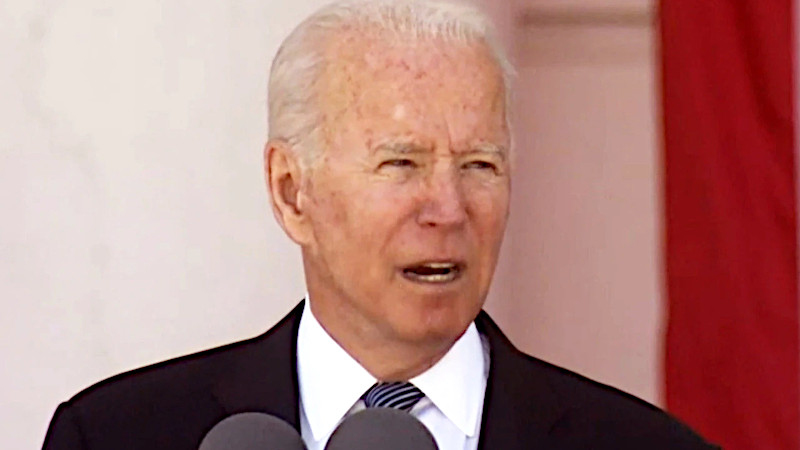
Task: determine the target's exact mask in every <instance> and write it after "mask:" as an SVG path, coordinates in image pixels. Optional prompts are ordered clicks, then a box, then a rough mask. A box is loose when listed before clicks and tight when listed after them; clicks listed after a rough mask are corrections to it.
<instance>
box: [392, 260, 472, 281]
mask: <svg viewBox="0 0 800 450" xmlns="http://www.w3.org/2000/svg"><path fill="white" fill-rule="evenodd" d="M462 271H463V265H462V264H459V263H456V262H449V261H438V262H426V263H420V264H415V265H413V266H408V267H406V268H404V269H403V276H404V277H405V278H406V279H408V280H411V281H416V282H418V283H449V282H451V281H455V280H456V279H457V278H458V277H459V276H460V275H461V272H462Z"/></svg>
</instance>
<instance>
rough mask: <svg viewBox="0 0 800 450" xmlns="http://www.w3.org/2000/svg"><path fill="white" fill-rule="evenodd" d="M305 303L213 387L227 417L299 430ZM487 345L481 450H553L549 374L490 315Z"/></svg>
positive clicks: (554, 415)
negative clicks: (260, 418)
mask: <svg viewBox="0 0 800 450" xmlns="http://www.w3.org/2000/svg"><path fill="white" fill-rule="evenodd" d="M303 305H304V302H300V303H299V304H298V305H297V306H296V307H295V308H294V309H293V310H292V312H290V313H289V314H288V315H287V316H286V317H284V318H283V319H282V320H281V321H280V322H278V324H277V325H275V326H274V327H273V328H272V329H270V330H269V331H268V332H267V333H265V334H263V335H261V336H258V337H256V338H254V339H252V340H250V341H245V342H244V343H243V345H242V344H233V345H242V347H241V348H239V349H238V351H237V352H236V353H234V354H233V355H234V356H232V357H231V358H230V363H229V364H228V365H227V366H226V367H225V368H223V369H222V373H221V374H220V376H219V377H218V380H217V382H216V384H215V386H214V389H213V393H214V396H215V397H216V399H217V401H218V402H219V404H220V405H221V406H222V408H223V409H224V410H225V412H226V414H227V415H231V414H236V413H240V412H248V411H257V412H264V413H267V414H271V415H274V416H276V417H279V418H281V419H282V420H284V421H286V422H288V423H289V424H290V425H292V426H293V427H294V428H295V429H297V430H299V429H300V412H299V399H300V391H299V387H298V386H299V384H298V380H297V331H298V328H299V325H300V317H301V315H302V312H303ZM475 323H476V325H477V327H478V331H479V332H480V333H481V334H483V335H484V336H486V338H487V339H488V341H489V347H490V354H491V366H490V369H489V379H488V381H487V385H486V396H485V399H484V405H483V419H482V423H481V431H480V434H481V437H480V442H479V444H478V448H479V449H480V450H488V449H494V448H502V449H508V450H513V449H523V448H525V449H527V448H531V447H533V446H537V445H539V446H540V448H550V447H549V445H548V444H547V443H548V442H549V439H548V433H549V431H550V429H551V428H552V426H553V425H554V424H555V423H556V422H557V421H558V420H559V419H560V418H561V417H562V416H563V415H564V413H565V411H564V408H563V407H562V406H561V405H560V402H559V401H558V398H557V396H556V395H555V393H554V391H553V390H552V388H551V386H550V383H549V381H548V379H547V375H546V372H545V371H536V370H531V367H532V366H531V360H532V359H533V358H531V357H529V356H527V355H525V354H523V353H522V352H520V351H519V350H517V349H516V348H515V347H514V346H513V344H511V342H510V341H509V340H508V338H506V337H505V335H504V334H503V333H502V331H500V329H499V328H498V327H497V325H496V324H495V323H494V321H492V319H491V318H490V317H489V315H488V314H486V313H485V312H483V311H481V313H480V314H479V315H478V317H477V318H476V320H475Z"/></svg>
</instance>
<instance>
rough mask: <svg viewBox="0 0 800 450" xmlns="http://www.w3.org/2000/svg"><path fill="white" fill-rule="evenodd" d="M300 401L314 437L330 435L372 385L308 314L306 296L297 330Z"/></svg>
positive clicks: (312, 315)
mask: <svg viewBox="0 0 800 450" xmlns="http://www.w3.org/2000/svg"><path fill="white" fill-rule="evenodd" d="M297 379H298V382H299V384H300V401H301V403H302V407H303V410H304V412H305V414H306V418H307V419H308V424H309V427H310V428H311V433H312V434H313V435H314V440H317V441H318V440H321V439H322V438H324V437H325V436H327V435H329V434H330V433H331V432H332V431H333V429H334V428H335V427H336V425H337V424H338V423H339V421H340V420H341V419H342V418H343V417H344V416H345V414H346V413H347V412H348V411H349V410H350V408H351V407H352V406H353V404H355V402H357V401H358V400H359V399H360V398H361V395H362V394H364V392H366V391H367V389H369V388H370V387H372V385H373V384H375V381H376V380H375V377H373V376H372V375H371V374H370V373H369V372H367V370H366V369H364V368H363V367H361V364H359V363H358V361H356V360H355V359H353V357H352V356H350V355H349V354H348V353H347V352H346V351H345V350H344V349H343V348H342V347H341V346H340V345H339V344H338V343H337V342H336V341H334V340H333V338H332V337H331V336H330V335H329V334H328V332H327V331H325V329H324V328H322V325H320V323H319V322H318V321H317V319H316V318H315V317H314V314H312V313H311V308H310V307H309V301H308V296H306V304H305V306H304V307H303V315H302V316H301V317H300V326H299V329H298V331H297Z"/></svg>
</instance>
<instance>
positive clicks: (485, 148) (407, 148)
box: [374, 141, 508, 160]
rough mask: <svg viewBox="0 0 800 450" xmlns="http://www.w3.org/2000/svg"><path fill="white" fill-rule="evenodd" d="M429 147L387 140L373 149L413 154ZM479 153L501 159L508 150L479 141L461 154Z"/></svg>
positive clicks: (425, 150)
mask: <svg viewBox="0 0 800 450" xmlns="http://www.w3.org/2000/svg"><path fill="white" fill-rule="evenodd" d="M430 150H431V149H430V147H428V146H426V145H424V144H420V143H416V142H411V141H389V142H384V143H381V144H378V145H376V146H375V148H374V151H375V152H376V153H378V152H389V153H398V154H413V153H426V152H429V151H430ZM481 153H484V154H485V153H489V154H493V155H497V156H499V157H500V158H502V159H503V160H505V159H506V155H507V154H508V151H507V150H506V148H505V147H504V146H502V145H498V144H494V143H491V142H479V143H477V144H475V145H473V146H471V148H470V150H468V151H465V152H462V153H461V154H462V155H474V154H481Z"/></svg>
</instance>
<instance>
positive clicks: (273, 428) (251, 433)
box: [199, 412, 306, 450]
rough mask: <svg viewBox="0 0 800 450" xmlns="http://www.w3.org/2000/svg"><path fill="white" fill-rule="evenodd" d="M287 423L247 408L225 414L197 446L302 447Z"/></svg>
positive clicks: (242, 449)
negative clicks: (231, 413) (243, 411)
mask: <svg viewBox="0 0 800 450" xmlns="http://www.w3.org/2000/svg"><path fill="white" fill-rule="evenodd" d="M305 449H306V445H305V444H304V443H303V439H301V438H300V434H299V433H298V432H297V431H296V430H295V429H294V428H292V426H291V425H289V424H288V423H286V422H284V421H283V420H281V419H278V418H277V417H274V416H270V415H269V414H264V413H257V412H247V413H240V414H234V415H232V416H230V417H226V418H225V419H223V420H222V421H221V422H219V423H218V424H216V425H214V427H213V428H211V431H209V432H208V434H206V436H205V437H204V438H203V441H202V442H201V443H200V447H199V450H305Z"/></svg>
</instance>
